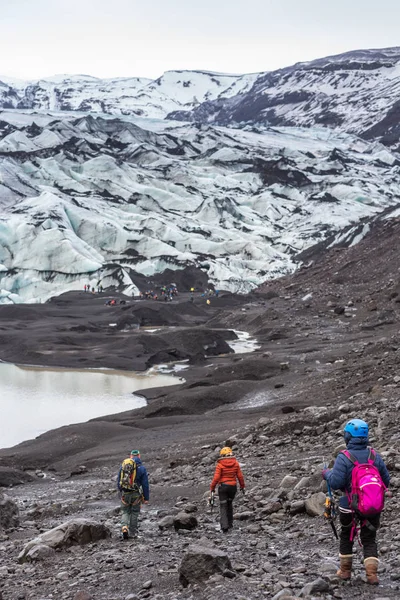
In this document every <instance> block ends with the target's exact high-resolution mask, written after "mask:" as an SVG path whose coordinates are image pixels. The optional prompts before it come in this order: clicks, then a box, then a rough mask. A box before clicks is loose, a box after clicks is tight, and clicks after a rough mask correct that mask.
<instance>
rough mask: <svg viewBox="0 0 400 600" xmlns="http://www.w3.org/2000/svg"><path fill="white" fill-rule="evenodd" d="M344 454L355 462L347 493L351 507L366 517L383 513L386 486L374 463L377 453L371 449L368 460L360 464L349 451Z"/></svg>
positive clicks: (344, 451)
mask: <svg viewBox="0 0 400 600" xmlns="http://www.w3.org/2000/svg"><path fill="white" fill-rule="evenodd" d="M343 454H344V455H345V456H346V457H347V458H348V459H349V460H350V461H351V462H352V463H353V465H354V467H353V471H352V473H351V492H350V493H348V494H347V496H348V499H349V504H350V507H351V508H352V509H353V510H354V511H356V512H357V513H360V514H361V515H363V516H365V517H371V516H373V515H377V514H378V513H381V512H382V510H383V506H384V504H385V491H386V486H385V484H384V483H383V481H382V477H381V475H380V473H379V470H378V468H377V467H376V466H375V465H374V462H375V458H376V453H375V450H373V449H372V448H370V449H369V455H368V462H366V463H364V464H360V463H359V462H358V460H357V459H356V458H354V456H353V455H352V454H351V453H350V452H349V451H348V450H343Z"/></svg>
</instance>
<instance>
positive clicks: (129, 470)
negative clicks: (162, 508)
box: [117, 450, 150, 540]
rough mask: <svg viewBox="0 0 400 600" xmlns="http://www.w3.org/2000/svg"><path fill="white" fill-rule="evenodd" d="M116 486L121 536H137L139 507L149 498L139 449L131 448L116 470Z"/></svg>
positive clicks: (147, 482)
mask: <svg viewBox="0 0 400 600" xmlns="http://www.w3.org/2000/svg"><path fill="white" fill-rule="evenodd" d="M117 486H118V490H119V492H120V494H121V537H122V539H123V540H127V539H129V537H137V533H138V520H139V513H140V507H141V505H142V504H148V503H149V499H150V490H149V480H148V477H147V471H146V467H145V466H144V465H142V461H141V460H140V452H139V450H132V451H131V455H130V457H129V458H126V459H125V460H124V461H123V462H122V464H121V467H120V469H119V471H118V477H117Z"/></svg>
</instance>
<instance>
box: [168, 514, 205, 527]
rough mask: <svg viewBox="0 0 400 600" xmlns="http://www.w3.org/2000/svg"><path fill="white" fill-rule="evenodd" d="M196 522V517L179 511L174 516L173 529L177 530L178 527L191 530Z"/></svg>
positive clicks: (195, 525)
mask: <svg viewBox="0 0 400 600" xmlns="http://www.w3.org/2000/svg"><path fill="white" fill-rule="evenodd" d="M198 524H199V523H198V521H197V519H196V517H195V516H194V515H190V514H188V513H186V512H180V513H178V514H177V515H176V517H174V528H175V531H179V530H180V529H188V530H189V531H192V530H193V529H196V527H197V525H198Z"/></svg>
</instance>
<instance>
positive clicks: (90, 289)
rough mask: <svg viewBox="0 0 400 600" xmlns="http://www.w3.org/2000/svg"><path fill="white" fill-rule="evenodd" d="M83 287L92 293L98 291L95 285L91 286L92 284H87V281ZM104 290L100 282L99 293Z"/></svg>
mask: <svg viewBox="0 0 400 600" xmlns="http://www.w3.org/2000/svg"><path fill="white" fill-rule="evenodd" d="M83 289H84V290H85V292H91V293H92V294H95V293H96V288H95V287H93V286H90V284H87V285H86V283H85V285H84V286H83ZM103 290H104V288H103V286H102V285H101V284H99V285H98V286H97V293H98V294H101V293H102V292H103Z"/></svg>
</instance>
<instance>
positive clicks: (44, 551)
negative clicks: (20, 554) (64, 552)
mask: <svg viewBox="0 0 400 600" xmlns="http://www.w3.org/2000/svg"><path fill="white" fill-rule="evenodd" d="M53 554H55V550H54V549H53V548H50V546H46V545H45V544H37V545H36V546H32V548H31V549H30V550H28V552H27V553H26V556H25V560H26V561H27V562H35V561H41V560H47V559H48V558H50V557H51V556H53Z"/></svg>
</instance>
